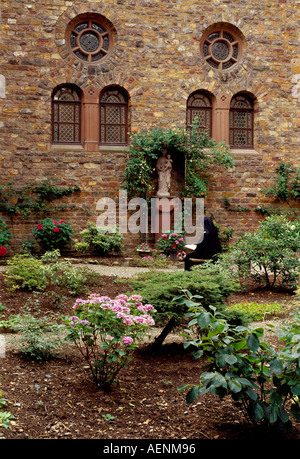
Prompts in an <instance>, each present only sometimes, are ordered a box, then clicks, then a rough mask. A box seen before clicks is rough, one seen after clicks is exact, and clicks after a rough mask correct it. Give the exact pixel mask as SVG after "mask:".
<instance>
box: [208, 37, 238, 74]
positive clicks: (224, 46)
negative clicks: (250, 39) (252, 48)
mask: <svg viewBox="0 0 300 459" xmlns="http://www.w3.org/2000/svg"><path fill="white" fill-rule="evenodd" d="M201 49H202V55H203V57H204V59H205V61H206V62H207V63H208V64H209V65H210V66H211V67H213V68H215V69H217V70H227V69H231V68H232V67H233V66H234V65H235V64H237V63H238V62H239V60H240V58H241V53H242V46H241V41H240V39H238V37H237V35H236V34H235V33H234V32H232V31H227V30H226V29H225V30H224V29H222V28H218V29H217V30H216V29H215V30H212V28H210V32H208V33H207V34H206V35H205V36H204V39H203V41H202V47H201Z"/></svg>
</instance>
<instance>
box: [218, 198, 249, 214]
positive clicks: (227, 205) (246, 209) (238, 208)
mask: <svg viewBox="0 0 300 459" xmlns="http://www.w3.org/2000/svg"><path fill="white" fill-rule="evenodd" d="M224 207H225V209H226V210H228V211H230V212H249V211H250V210H252V209H251V207H242V206H240V205H239V204H238V205H237V206H236V207H233V206H232V205H231V204H230V201H229V198H228V197H227V196H226V197H225V198H224Z"/></svg>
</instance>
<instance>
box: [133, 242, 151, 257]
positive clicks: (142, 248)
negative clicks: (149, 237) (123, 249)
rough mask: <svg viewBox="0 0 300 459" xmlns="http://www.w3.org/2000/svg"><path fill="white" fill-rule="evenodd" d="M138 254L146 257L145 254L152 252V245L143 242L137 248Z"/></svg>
mask: <svg viewBox="0 0 300 459" xmlns="http://www.w3.org/2000/svg"><path fill="white" fill-rule="evenodd" d="M136 250H137V252H138V254H139V256H140V257H144V256H145V255H149V253H151V252H152V249H151V247H150V246H149V244H148V242H142V244H140V245H139V246H138V247H137V248H136Z"/></svg>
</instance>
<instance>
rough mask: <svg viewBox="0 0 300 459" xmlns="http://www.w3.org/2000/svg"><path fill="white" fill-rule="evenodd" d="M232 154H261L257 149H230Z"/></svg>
mask: <svg viewBox="0 0 300 459" xmlns="http://www.w3.org/2000/svg"><path fill="white" fill-rule="evenodd" d="M230 153H232V154H233V155H259V154H260V153H259V152H258V151H257V150H255V148H230Z"/></svg>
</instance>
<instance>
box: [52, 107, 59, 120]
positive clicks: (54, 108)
mask: <svg viewBox="0 0 300 459" xmlns="http://www.w3.org/2000/svg"><path fill="white" fill-rule="evenodd" d="M53 119H54V121H56V122H57V121H58V105H57V104H54V105H53Z"/></svg>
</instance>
